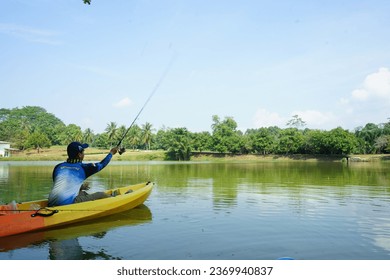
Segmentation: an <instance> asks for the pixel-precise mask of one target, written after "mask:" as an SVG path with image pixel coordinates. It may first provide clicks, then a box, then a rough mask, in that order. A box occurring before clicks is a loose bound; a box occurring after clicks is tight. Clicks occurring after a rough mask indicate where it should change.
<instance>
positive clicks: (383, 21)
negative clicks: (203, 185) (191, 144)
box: [0, 0, 390, 133]
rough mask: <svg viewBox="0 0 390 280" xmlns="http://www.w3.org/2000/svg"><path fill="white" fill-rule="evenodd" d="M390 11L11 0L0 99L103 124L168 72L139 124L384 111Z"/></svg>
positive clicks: (388, 107) (317, 5)
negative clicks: (87, 3)
mask: <svg viewBox="0 0 390 280" xmlns="http://www.w3.org/2000/svg"><path fill="white" fill-rule="evenodd" d="M389 14H390V1H387V0H382V1H381V0H371V1H359V0H354V1H352V0H351V1H332V0H327V1H302V0H301V1H299V0H296V1H287V0H283V1H262V0H258V1H255V0H252V1H248V0H242V1H229V0H227V1H222V0H215V1H203V0H199V1H195V0H193V1H192V0H166V1H158V0H138V1H136V0H133V1H130V0H129V1H125V0H123V1H120V0H116V1H103V0H99V1H98V0H92V5H84V4H83V2H82V0H58V1H52V0H34V1H31V0H12V1H11V0H3V1H1V2H0V48H1V51H0V61H1V64H0V92H1V96H2V98H1V101H0V102H1V103H0V108H15V107H22V106H28V105H29V106H41V107H44V108H45V109H46V110H47V111H48V112H50V113H53V114H55V115H56V116H57V117H59V118H60V119H61V120H63V121H64V122H65V123H66V124H70V123H75V124H77V125H79V126H81V128H82V129H85V128H88V127H89V128H91V129H93V130H94V132H96V133H100V132H103V131H104V129H105V127H106V126H107V124H108V123H109V122H111V121H113V122H116V123H117V124H118V125H125V126H128V125H130V123H131V122H132V121H133V119H134V118H135V116H136V114H137V113H138V111H139V110H140V109H141V107H142V106H143V104H144V102H145V101H146V99H147V98H148V96H149V95H150V94H151V92H152V91H153V89H154V88H155V86H156V84H157V83H158V81H159V80H160V79H161V77H162V75H163V73H164V72H166V71H168V73H167V75H166V76H165V77H164V79H163V81H162V83H161V84H160V86H159V88H158V90H157V91H156V93H155V95H154V96H153V98H152V99H151V100H150V102H149V103H148V105H147V106H146V108H145V109H144V111H143V112H142V114H141V116H140V118H139V120H138V122H137V123H138V124H140V125H141V124H144V123H146V122H150V123H152V124H153V127H154V128H155V129H156V130H157V129H160V128H162V127H170V128H176V127H186V128H188V129H189V130H190V131H193V132H197V131H210V129H211V124H212V116H213V115H218V116H220V117H221V118H224V117H225V116H230V117H233V118H234V120H235V121H236V122H237V123H238V128H239V129H241V130H242V131H245V130H246V129H248V128H258V127H262V126H266V127H267V126H272V125H277V126H279V127H285V124H286V123H287V121H288V120H289V119H291V117H292V116H293V115H299V116H300V117H301V118H302V119H303V120H304V121H305V122H306V123H307V127H308V128H313V129H315V128H318V129H332V128H335V127H337V126H342V127H343V128H345V129H350V130H353V129H354V128H356V127H358V126H362V125H365V124H366V123H368V122H373V123H376V124H379V123H384V122H386V121H387V120H388V118H390V51H389V50H390V39H389V38H390V28H389V26H390V17H389ZM169 65H170V66H169ZM168 68H169V69H168ZM167 69H168V70H167Z"/></svg>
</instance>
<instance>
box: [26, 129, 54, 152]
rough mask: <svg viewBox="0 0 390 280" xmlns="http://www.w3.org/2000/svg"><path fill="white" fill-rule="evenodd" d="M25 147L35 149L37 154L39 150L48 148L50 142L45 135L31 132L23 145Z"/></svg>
mask: <svg viewBox="0 0 390 280" xmlns="http://www.w3.org/2000/svg"><path fill="white" fill-rule="evenodd" d="M25 147H26V148H27V149H28V148H34V149H37V151H38V153H39V152H40V149H42V148H49V147H50V140H49V138H48V137H47V136H46V134H43V133H41V132H38V131H36V132H33V133H31V134H30V135H29V136H28V138H27V140H26V143H25Z"/></svg>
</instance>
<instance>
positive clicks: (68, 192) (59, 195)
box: [48, 142, 118, 207]
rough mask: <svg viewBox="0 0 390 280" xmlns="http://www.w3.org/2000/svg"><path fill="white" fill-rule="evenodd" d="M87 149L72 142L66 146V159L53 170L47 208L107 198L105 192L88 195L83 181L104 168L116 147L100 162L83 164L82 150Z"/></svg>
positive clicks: (80, 144) (86, 145)
mask: <svg viewBox="0 0 390 280" xmlns="http://www.w3.org/2000/svg"><path fill="white" fill-rule="evenodd" d="M88 147H89V145H88V144H82V143H80V142H72V143H70V144H69V145H68V148H67V153H68V159H67V160H66V161H65V162H62V163H60V164H57V165H56V166H55V167H54V170H53V182H54V184H53V189H52V190H51V193H50V194H49V202H48V206H49V207H51V206H60V205H67V204H72V203H78V202H84V201H91V200H96V199H101V198H106V197H108V195H107V194H106V193H105V192H96V193H92V194H88V193H87V192H86V190H88V189H89V186H88V184H87V183H84V180H85V179H86V178H88V177H89V176H91V175H93V174H95V173H97V172H99V171H100V170H102V169H103V168H104V167H106V166H107V164H108V163H109V162H110V161H111V158H112V156H113V155H115V154H116V153H117V152H118V147H114V148H112V149H111V150H110V152H109V153H108V155H107V156H106V157H105V158H104V159H103V160H102V161H101V162H97V163H83V162H82V161H83V159H84V150H85V149H86V148H88Z"/></svg>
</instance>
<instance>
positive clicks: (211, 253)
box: [0, 162, 390, 259]
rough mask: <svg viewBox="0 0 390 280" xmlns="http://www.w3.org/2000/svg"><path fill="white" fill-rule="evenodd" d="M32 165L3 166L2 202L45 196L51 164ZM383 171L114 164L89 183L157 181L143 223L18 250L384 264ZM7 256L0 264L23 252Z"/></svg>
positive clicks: (386, 202)
mask: <svg viewBox="0 0 390 280" xmlns="http://www.w3.org/2000/svg"><path fill="white" fill-rule="evenodd" d="M39 168H41V167H38V166H33V167H31V168H30V167H28V166H27V167H23V168H21V167H19V166H18V167H15V166H12V165H10V167H9V175H10V176H9V178H8V183H7V190H1V189H0V197H1V198H4V197H7V196H8V197H9V198H11V200H13V199H15V197H21V198H22V197H25V198H27V199H26V200H31V199H37V198H40V197H41V196H43V195H45V196H46V195H47V193H48V191H49V189H50V184H51V178H50V175H51V171H52V167H51V166H46V167H42V168H46V171H45V172H46V173H44V172H43V171H42V173H39V172H40V171H39ZM389 171H390V162H384V163H381V162H380V163H351V164H350V165H349V166H347V165H346V164H343V163H339V162H318V163H317V162H288V163H285V162H238V163H235V162H229V163H209V162H203V163H177V162H172V163H165V162H164V163H162V162H159V163H156V162H153V163H146V162H143V163H139V162H138V163H135V162H120V163H114V164H113V165H110V166H108V167H107V170H105V172H101V173H99V174H97V176H96V177H93V178H92V179H91V180H92V182H91V183H92V185H93V186H96V187H99V188H112V187H117V186H120V185H126V184H133V183H139V182H143V181H149V180H150V181H154V182H156V186H155V188H154V190H153V192H152V194H151V196H150V197H149V198H148V200H147V202H146V204H147V205H148V206H149V207H150V208H151V209H152V210H153V214H154V215H153V221H152V222H151V223H147V225H146V226H143V225H142V226H139V227H138V226H137V227H134V228H131V230H129V231H126V230H122V227H121V228H116V229H113V230H105V229H102V230H98V231H95V233H96V232H97V234H98V235H95V236H94V235H93V234H94V233H92V232H89V233H88V234H87V235H85V236H86V237H85V238H84V237H81V236H82V235H79V234H78V235H76V236H75V235H73V237H72V236H68V237H66V238H65V236H67V235H68V233H67V232H66V231H65V229H62V232H61V233H60V234H59V235H60V236H57V237H56V236H52V237H49V236H45V237H43V238H42V239H38V241H36V240H35V241H34V240H31V242H30V243H27V244H31V243H34V242H37V243H34V244H35V245H30V246H28V245H26V244H25V245H23V246H21V247H19V248H24V253H26V254H27V255H28V256H29V257H30V258H31V259H42V256H41V255H37V251H38V249H39V248H40V249H39V250H44V255H43V258H65V257H66V256H63V255H61V254H60V253H55V252H59V251H60V252H61V246H63V247H65V248H67V246H68V247H69V246H74V247H75V248H76V247H77V246H76V245H77V243H74V244H73V245H71V242H70V241H69V244H67V242H65V243H64V244H62V245H61V244H60V245H58V244H54V243H53V242H54V241H55V242H60V241H63V240H72V239H77V240H76V241H78V244H79V245H80V246H81V249H82V252H81V253H82V255H81V254H80V251H79V250H78V251H77V250H75V251H74V252H72V254H71V255H73V256H75V255H77V254H78V256H79V258H88V259H92V258H96V259H105V258H108V259H110V258H121V259H277V258H279V257H281V256H286V255H288V256H291V257H294V258H295V259H389V258H390V220H389V217H390V181H389V175H388V174H389ZM24 174H25V175H24ZM18 176H26V178H25V179H20V178H19V177H18ZM44 178H46V180H47V182H45V181H44ZM21 184H24V185H21ZM46 186H49V187H48V188H47V189H46ZM140 225H141V224H140ZM123 227H125V225H124V226H123ZM104 232H106V234H104ZM99 233H102V234H101V235H99ZM129 233H130V234H131V236H132V238H128V236H129ZM61 236H62V237H61ZM26 238H27V237H26ZM124 238H126V241H127V242H123V239H124ZM18 242H19V241H18ZM50 242H52V243H50ZM73 242H74V240H73ZM0 243H1V241H0ZM26 246H28V247H26ZM34 246H35V247H34ZM39 246H41V247H39ZM49 246H52V247H53V248H54V249H50V248H49ZM49 250H51V252H52V255H51V256H49ZM6 253H7V254H8V255H7V256H4V254H3V255H1V254H0V258H2V257H7V258H8V257H9V258H14V259H17V258H18V257H19V255H21V254H22V253H21V250H19V249H14V250H12V249H10V250H9V251H7V252H6ZM11 254H14V255H11ZM42 254H43V253H42ZM19 258H23V256H22V257H19Z"/></svg>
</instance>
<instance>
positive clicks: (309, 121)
mask: <svg viewBox="0 0 390 280" xmlns="http://www.w3.org/2000/svg"><path fill="white" fill-rule="evenodd" d="M292 115H293V116H294V115H298V116H299V117H300V118H301V119H302V120H303V121H304V122H305V123H306V126H307V127H308V128H324V127H328V128H333V127H335V125H336V126H337V118H336V116H335V115H334V114H333V113H332V112H320V111H316V110H306V111H294V112H293V113H292Z"/></svg>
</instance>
